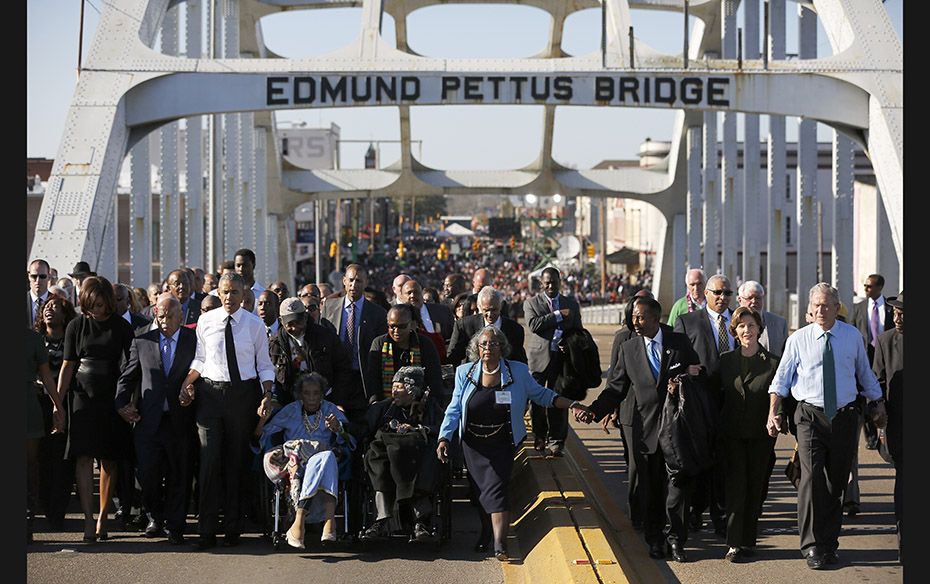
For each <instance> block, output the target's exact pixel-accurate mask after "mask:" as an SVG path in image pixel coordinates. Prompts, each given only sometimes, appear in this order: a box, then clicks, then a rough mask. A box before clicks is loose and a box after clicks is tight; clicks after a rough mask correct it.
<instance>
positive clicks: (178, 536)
mask: <svg viewBox="0 0 930 584" xmlns="http://www.w3.org/2000/svg"><path fill="white" fill-rule="evenodd" d="M168 543H170V544H171V545H182V544H183V543H184V534H183V533H178V532H176V531H169V532H168Z"/></svg>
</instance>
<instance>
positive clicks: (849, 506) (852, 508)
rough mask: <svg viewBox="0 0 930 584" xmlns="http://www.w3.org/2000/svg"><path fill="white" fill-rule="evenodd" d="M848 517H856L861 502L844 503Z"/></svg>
mask: <svg viewBox="0 0 930 584" xmlns="http://www.w3.org/2000/svg"><path fill="white" fill-rule="evenodd" d="M843 510H845V511H846V516H847V517H855V516H856V515H858V514H859V503H846V504H844V505H843Z"/></svg>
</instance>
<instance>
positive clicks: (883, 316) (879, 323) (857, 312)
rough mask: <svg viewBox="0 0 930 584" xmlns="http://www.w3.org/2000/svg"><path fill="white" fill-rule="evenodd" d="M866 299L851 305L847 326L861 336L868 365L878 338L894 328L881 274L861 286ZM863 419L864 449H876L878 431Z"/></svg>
mask: <svg viewBox="0 0 930 584" xmlns="http://www.w3.org/2000/svg"><path fill="white" fill-rule="evenodd" d="M863 287H864V288H865V295H866V299H865V300H863V301H861V302H856V303H855V304H853V309H852V313H851V314H850V315H849V316H850V318H849V324H851V325H853V326H854V327H856V328H857V329H859V332H860V333H861V334H862V339H863V341H864V342H865V351H866V353H868V355H869V363H872V361H873V359H874V358H875V345H876V344H878V337H879V336H880V335H881V334H882V333H883V332H885V331H887V330H891V329H893V328H894V313H893V312H892V308H891V305H890V304H888V302H887V300H888V299H887V298H885V297H884V296H883V295H882V291H883V290H884V288H885V278H884V276H882V275H881V274H871V275H870V276H869V277H867V278H866V279H865V282H864V284H863ZM867 418H868V416H864V417H863V426H862V427H863V429H864V430H865V440H866V442H865V447H866V448H868V449H869V450H875V449H876V448H878V430H877V429H876V428H875V425H874V424H872V421H871V420H869V419H867Z"/></svg>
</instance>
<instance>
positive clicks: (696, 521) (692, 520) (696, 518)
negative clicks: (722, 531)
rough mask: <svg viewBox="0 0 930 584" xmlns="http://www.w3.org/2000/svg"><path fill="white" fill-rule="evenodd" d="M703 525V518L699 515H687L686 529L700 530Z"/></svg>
mask: <svg viewBox="0 0 930 584" xmlns="http://www.w3.org/2000/svg"><path fill="white" fill-rule="evenodd" d="M702 527H704V520H703V519H701V515H700V514H697V515H690V516H689V517H688V529H689V530H690V531H701V528H702Z"/></svg>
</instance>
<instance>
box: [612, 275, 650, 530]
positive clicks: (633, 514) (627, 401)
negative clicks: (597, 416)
mask: <svg viewBox="0 0 930 584" xmlns="http://www.w3.org/2000/svg"><path fill="white" fill-rule="evenodd" d="M637 298H653V296H652V292H650V291H649V290H646V289H643V290H640V291H639V292H637V293H636V294H634V295H633V298H632V299H631V300H630V301H629V302H627V305H626V308H624V311H623V325H622V326H621V327H620V329H619V330H618V331H617V332H616V333H614V340H613V343H612V344H611V346H610V368H609V369H608V370H607V379H610V378H611V377H612V376H613V373H614V369H615V368H616V367H617V359H618V358H619V356H620V346H621V345H623V343H625V342H626V341H628V340H630V339H631V338H633V337H634V336H636V331H635V330H634V329H633V306H634V304H635V303H636V299H637ZM611 424H614V425H615V426H617V427H619V428H620V440H621V442H623V458H624V459H625V460H626V464H627V471H626V477H627V505H628V514H627V516H628V517H629V518H630V522H631V523H632V524H633V528H634V529H642V528H643V516H644V515H645V513H646V494H645V492H643V490H642V489H641V488H640V482H639V473H638V472H637V469H638V468H643V465H644V464H645V461H644V460H643V456H642V453H640V452H639V451H638V450H634V449H633V447H632V446H633V431H634V430H633V428H634V426H635V427H636V428H637V431H638V432H639V431H642V426H643V420H642V417H641V416H640V415H639V412H637V410H636V395H635V394H634V393H633V392H629V393H628V394H627V396H626V397H625V398H624V399H623V401H622V402H620V405H619V406H618V408H617V410H616V411H615V412H613V413H610V414H608V415H606V416H604V417H603V418H602V419H601V425H602V426H603V427H604V432H607V433H609V432H610V430H608V426H610V425H611Z"/></svg>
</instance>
